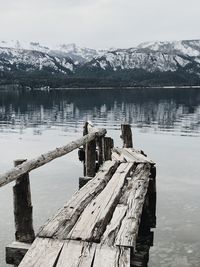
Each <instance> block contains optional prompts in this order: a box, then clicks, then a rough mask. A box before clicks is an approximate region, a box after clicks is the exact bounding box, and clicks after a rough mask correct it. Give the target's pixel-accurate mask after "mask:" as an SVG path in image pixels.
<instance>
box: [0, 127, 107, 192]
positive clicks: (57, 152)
mask: <svg viewBox="0 0 200 267" xmlns="http://www.w3.org/2000/svg"><path fill="white" fill-rule="evenodd" d="M105 133H106V130H105V129H98V131H97V132H92V133H89V134H87V135H85V136H83V137H81V138H79V139H77V140H75V141H72V142H70V143H69V144H67V145H66V146H63V147H59V148H56V149H54V150H52V151H49V152H47V153H45V154H42V155H41V156H39V157H37V158H35V159H32V160H29V161H27V162H24V163H22V164H20V165H19V166H16V167H14V168H13V169H11V170H9V171H8V172H6V173H4V174H1V175H0V187H1V186H3V185H6V184H8V183H10V182H12V181H14V180H16V179H18V178H20V177H21V176H22V175H23V174H26V173H28V172H30V171H32V170H34V169H37V168H39V167H40V166H42V165H44V164H46V163H48V162H50V161H52V160H54V159H56V158H59V157H61V156H64V155H66V154H67V153H69V152H71V151H73V150H74V149H76V148H79V147H80V146H82V145H84V144H86V143H88V142H90V141H92V140H94V139H95V138H96V137H100V136H103V135H105Z"/></svg>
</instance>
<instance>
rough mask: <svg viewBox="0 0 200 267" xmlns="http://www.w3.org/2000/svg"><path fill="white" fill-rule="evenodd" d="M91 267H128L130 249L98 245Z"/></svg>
mask: <svg viewBox="0 0 200 267" xmlns="http://www.w3.org/2000/svg"><path fill="white" fill-rule="evenodd" d="M93 267H130V248H123V247H121V248H120V247H109V246H106V245H100V244H98V245H97V249H96V253H95V258H94V263H93Z"/></svg>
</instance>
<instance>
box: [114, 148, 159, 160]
mask: <svg viewBox="0 0 200 267" xmlns="http://www.w3.org/2000/svg"><path fill="white" fill-rule="evenodd" d="M113 151H114V152H116V153H117V154H118V155H119V156H121V157H122V156H123V157H124V158H125V159H126V161H127V162H133V161H134V162H137V163H150V164H155V162H153V161H152V160H151V159H149V158H148V157H145V156H144V155H143V154H141V153H140V151H138V150H135V149H133V148H114V149H113Z"/></svg>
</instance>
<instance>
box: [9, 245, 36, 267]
mask: <svg viewBox="0 0 200 267" xmlns="http://www.w3.org/2000/svg"><path fill="white" fill-rule="evenodd" d="M30 247H31V244H28V243H22V242H17V241H15V242H12V243H11V244H9V245H7V246H6V263H7V264H12V265H15V266H18V265H19V264H20V262H21V261H22V259H23V257H24V255H25V254H26V252H27V251H28V250H29V248H30Z"/></svg>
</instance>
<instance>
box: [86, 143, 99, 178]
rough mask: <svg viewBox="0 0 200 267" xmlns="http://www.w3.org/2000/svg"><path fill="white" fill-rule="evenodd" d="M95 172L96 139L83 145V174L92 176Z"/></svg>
mask: <svg viewBox="0 0 200 267" xmlns="http://www.w3.org/2000/svg"><path fill="white" fill-rule="evenodd" d="M95 173H96V140H92V141H90V142H87V143H86V146H85V176H90V177H94V176H95Z"/></svg>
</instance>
